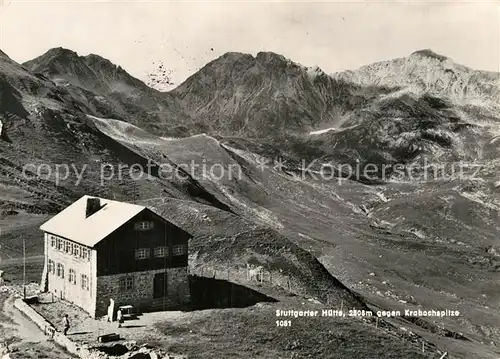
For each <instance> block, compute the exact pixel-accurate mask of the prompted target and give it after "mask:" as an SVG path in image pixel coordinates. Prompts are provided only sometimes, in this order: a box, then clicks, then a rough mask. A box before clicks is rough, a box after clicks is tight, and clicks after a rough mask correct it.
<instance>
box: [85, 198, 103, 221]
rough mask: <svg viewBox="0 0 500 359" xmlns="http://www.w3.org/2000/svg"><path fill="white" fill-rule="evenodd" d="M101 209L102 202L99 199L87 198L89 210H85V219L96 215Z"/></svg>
mask: <svg viewBox="0 0 500 359" xmlns="http://www.w3.org/2000/svg"><path fill="white" fill-rule="evenodd" d="M100 209H101V201H100V199H99V198H92V197H91V198H87V208H86V210H85V218H89V217H90V216H91V215H93V214H94V213H96V212H97V211H98V210H100Z"/></svg>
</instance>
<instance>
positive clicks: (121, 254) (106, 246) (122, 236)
mask: <svg viewBox="0 0 500 359" xmlns="http://www.w3.org/2000/svg"><path fill="white" fill-rule="evenodd" d="M142 221H145V222H153V228H151V229H148V230H138V229H137V228H136V225H137V223H139V222H142ZM190 237H191V236H190V234H189V233H187V232H186V231H184V230H182V229H181V228H179V227H177V226H175V225H174V224H172V223H170V222H167V221H166V220H164V219H163V218H161V217H159V216H158V215H156V214H155V213H153V212H152V211H150V210H149V209H144V210H143V211H142V212H140V213H139V214H138V215H136V216H135V217H134V218H132V219H131V220H129V221H128V222H127V223H125V224H124V225H122V226H121V227H120V228H118V229H117V230H116V231H114V232H113V233H112V234H110V235H109V236H108V237H107V238H105V239H104V240H102V241H101V242H99V243H98V244H97V245H96V246H95V249H96V250H97V253H98V255H97V276H105V275H114V274H122V273H131V272H141V271H148V270H156V269H163V268H178V267H187V266H188V241H189V238H190ZM177 245H183V246H184V254H182V255H173V253H172V248H173V247H174V246H177ZM158 247H166V248H168V250H167V251H166V256H165V257H160V258H157V257H155V256H154V249H155V248H158ZM140 248H149V252H150V256H149V258H147V259H136V250H137V249H140Z"/></svg>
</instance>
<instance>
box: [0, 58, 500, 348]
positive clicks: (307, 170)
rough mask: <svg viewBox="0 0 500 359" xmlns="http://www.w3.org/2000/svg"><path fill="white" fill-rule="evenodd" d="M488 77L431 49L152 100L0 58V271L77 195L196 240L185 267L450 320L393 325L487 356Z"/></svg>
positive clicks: (274, 67) (490, 269)
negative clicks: (256, 269)
mask: <svg viewBox="0 0 500 359" xmlns="http://www.w3.org/2000/svg"><path fill="white" fill-rule="evenodd" d="M499 79H500V74H499V73H491V72H485V71H478V70H473V69H470V68H468V67H466V66H463V65H460V64H456V63H455V62H454V61H453V60H451V59H450V58H448V57H445V56H442V55H439V54H436V53H434V52H432V51H431V50H420V51H416V52H414V53H412V54H410V55H409V56H407V57H405V58H399V59H394V60H389V61H384V62H379V63H375V64H371V65H367V66H364V67H362V68H360V69H358V70H353V71H345V72H340V73H334V74H326V73H325V72H323V71H322V70H321V69H319V68H317V67H306V66H303V65H300V64H297V63H294V62H293V61H291V60H289V59H287V58H285V57H283V56H281V55H278V54H275V53H272V52H260V53H258V54H257V55H256V56H252V55H249V54H242V53H226V54H224V55H222V56H221V57H219V58H217V59H215V60H213V61H212V62H210V63H208V64H207V65H206V66H205V67H203V68H202V69H201V70H200V71H198V72H196V73H195V74H193V75H192V76H190V77H189V78H188V79H187V80H186V81H185V82H184V83H182V84H180V85H179V86H178V87H176V88H174V89H173V90H170V91H168V92H160V91H157V90H155V89H153V88H150V87H148V86H147V85H145V84H144V83H143V82H142V81H140V80H138V79H136V78H134V77H133V76H131V75H129V74H128V73H127V72H126V71H125V70H124V69H122V68H121V67H120V66H116V65H115V64H113V63H111V62H110V61H108V60H106V59H104V58H102V57H100V56H98V55H88V56H79V55H78V54H77V53H75V52H73V51H71V50H68V49H64V48H55V49H51V50H49V51H48V52H46V53H45V54H43V55H41V56H40V57H37V58H35V59H33V60H31V61H28V62H26V63H23V64H18V63H16V62H15V61H13V60H12V59H10V58H9V57H8V56H7V55H6V54H5V53H3V52H0V121H1V122H2V125H3V126H2V132H1V137H0V138H1V139H0V188H1V192H0V213H1V215H0V225H1V227H2V234H1V236H0V240H1V241H2V243H3V245H2V251H3V252H2V256H4V257H7V258H12V259H15V258H16V257H19V243H20V242H19V239H20V238H21V237H23V238H25V239H26V240H27V243H28V244H27V246H28V248H27V250H28V253H29V255H31V256H34V257H35V256H37V255H40V253H42V252H43V248H42V247H41V246H42V244H41V238H39V237H40V235H39V233H38V231H37V230H36V228H37V225H38V224H40V223H41V222H43V221H44V220H45V219H46V218H47V217H49V216H51V215H53V214H55V213H57V212H58V211H59V210H61V209H62V208H64V207H65V206H67V205H68V204H70V203H71V202H72V201H74V200H76V199H77V198H79V197H80V196H81V195H83V194H90V195H96V196H101V197H105V198H112V199H117V200H125V201H135V202H140V203H143V204H146V205H148V206H151V207H152V208H154V209H155V210H157V211H158V212H161V213H163V214H164V215H165V216H166V217H167V218H170V219H171V220H173V221H174V222H176V223H178V224H179V225H181V226H183V227H187V228H189V230H190V231H191V232H192V233H193V234H194V235H195V236H194V239H193V242H192V248H193V253H191V257H192V263H194V264H193V265H200V266H201V265H204V266H210V267H211V268H216V269H220V270H224V269H225V268H228V267H229V266H241V267H243V266H244V265H245V263H247V262H249V261H253V262H256V263H259V264H260V265H263V266H266V267H268V268H272V270H273V271H276V275H277V276H278V275H279V274H278V273H281V272H280V269H281V270H283V269H285V271H286V272H287V273H288V275H289V276H290V277H291V278H292V281H293V283H294V288H296V289H295V291H296V293H295V294H296V295H300V296H306V297H308V296H309V297H314V298H316V299H318V300H320V301H326V300H327V299H328V300H331V299H332V298H337V299H338V300H342V301H346V303H352V304H353V305H354V304H360V303H363V304H362V305H367V306H376V307H381V308H388V307H391V308H392V307H401V308H402V307H405V306H410V305H411V306H412V307H414V308H436V307H437V308H441V309H451V308H453V309H455V308H458V309H459V310H460V311H461V312H462V313H463V315H462V316H461V317H460V318H458V319H454V318H440V319H439V320H438V319H436V320H434V319H428V320H425V321H422V322H416V321H413V322H405V323H404V324H401V325H405V326H409V327H412V330H414V331H415V332H419V333H420V335H421V336H422V338H425V340H428V341H429V342H431V343H433V345H436V346H441V347H445V348H446V349H447V351H448V352H450V357H451V354H453V355H454V356H455V357H457V358H470V357H477V358H480V357H481V358H493V357H494V355H497V356H498V354H495V353H498V347H497V346H498V345H500V329H499V328H500V316H499V315H498V313H497V312H498V309H499V304H498V303H499V300H500V284H499V283H500V282H499V281H498V277H499V273H500V243H499V241H498V231H499V229H500V216H499V213H500V212H499V210H500V195H499V191H500V189H499V188H498V187H499V186H498V184H499V182H498V180H499V179H500V178H498V177H497V173H498V171H497V170H498V169H500V161H499V158H500V156H499V150H500V148H499V145H500V141H498V139H499V136H500V112H499V111H500V91H499V88H500V87H499ZM57 165H59V166H60V167H59V172H57V171H56V170H57V168H58V167H56V166H57ZM64 165H65V167H64ZM165 165H168V167H169V169H170V170H169V171H170V172H168V175H167V176H166V175H165V173H164V172H162V169H163V168H164V166H165ZM204 166H205V167H204ZM356 166H358V167H359V168H361V169H365V168H367V166H372V167H373V168H374V170H373V171H372V173H371V175H368V174H366V173H361V174H359V173H358V174H354V173H353V172H352V171H351V170H352V169H353V168H356ZM457 166H459V168H457ZM146 168H148V173H147V175H145V173H144V169H146ZM206 168H212V169H213V168H216V169H217V171H219V172H221V173H218V172H217V171H216V173H214V172H213V171H212V172H211V171H208V172H207V171H206ZM436 168H437V170H436ZM120 169H121V170H120ZM231 169H237V171H238V173H237V176H235V177H231V176H228V174H230V170H231ZM179 174H181V175H179ZM219 174H220V175H219ZM439 328H445V329H446V330H442V329H439ZM450 333H460V336H461V337H464V338H466V343H465V344H464V343H463V342H461V341H460V340H451V339H449V338H448V337H449V336H450ZM474 355H477V356H474Z"/></svg>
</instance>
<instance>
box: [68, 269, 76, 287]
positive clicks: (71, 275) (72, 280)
mask: <svg viewBox="0 0 500 359" xmlns="http://www.w3.org/2000/svg"><path fill="white" fill-rule="evenodd" d="M68 277H69V282H70V283H72V284H76V273H75V270H74V269H70V270H69V276H68Z"/></svg>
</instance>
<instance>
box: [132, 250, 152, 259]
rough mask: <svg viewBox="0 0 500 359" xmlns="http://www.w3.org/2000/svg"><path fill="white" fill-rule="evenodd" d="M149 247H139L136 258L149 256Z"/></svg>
mask: <svg viewBox="0 0 500 359" xmlns="http://www.w3.org/2000/svg"><path fill="white" fill-rule="evenodd" d="M149 254H150V253H149V248H139V249H136V251H135V259H146V258H149Z"/></svg>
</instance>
